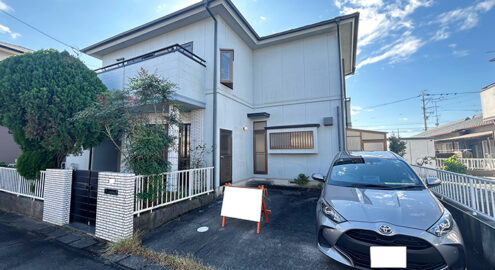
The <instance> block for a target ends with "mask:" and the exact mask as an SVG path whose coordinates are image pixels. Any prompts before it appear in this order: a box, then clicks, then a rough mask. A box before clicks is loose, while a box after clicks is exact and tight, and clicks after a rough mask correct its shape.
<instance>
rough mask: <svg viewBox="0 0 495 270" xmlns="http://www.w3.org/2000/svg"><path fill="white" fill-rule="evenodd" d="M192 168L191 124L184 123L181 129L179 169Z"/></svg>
mask: <svg viewBox="0 0 495 270" xmlns="http://www.w3.org/2000/svg"><path fill="white" fill-rule="evenodd" d="M190 168H191V124H183V125H182V128H181V129H180V131H179V171H181V170H189V169H190Z"/></svg>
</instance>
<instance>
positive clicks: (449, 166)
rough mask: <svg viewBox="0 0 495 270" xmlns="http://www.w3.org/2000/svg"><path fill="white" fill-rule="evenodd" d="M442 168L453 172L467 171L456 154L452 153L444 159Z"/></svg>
mask: <svg viewBox="0 0 495 270" xmlns="http://www.w3.org/2000/svg"><path fill="white" fill-rule="evenodd" d="M442 169H443V170H445V171H449V172H455V173H464V174H465V173H467V167H466V165H464V164H462V163H461V162H460V161H459V160H458V159H457V156H456V155H453V156H451V157H449V158H448V159H447V160H446V161H444V163H443V167H442Z"/></svg>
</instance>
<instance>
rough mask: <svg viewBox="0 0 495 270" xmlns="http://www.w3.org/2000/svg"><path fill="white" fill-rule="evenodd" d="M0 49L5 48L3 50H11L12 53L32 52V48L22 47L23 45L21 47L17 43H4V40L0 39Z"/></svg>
mask: <svg viewBox="0 0 495 270" xmlns="http://www.w3.org/2000/svg"><path fill="white" fill-rule="evenodd" d="M0 50H5V51H8V52H11V53H13V54H20V53H26V52H32V50H30V49H27V48H24V47H21V46H18V45H14V44H10V43H6V42H1V41H0Z"/></svg>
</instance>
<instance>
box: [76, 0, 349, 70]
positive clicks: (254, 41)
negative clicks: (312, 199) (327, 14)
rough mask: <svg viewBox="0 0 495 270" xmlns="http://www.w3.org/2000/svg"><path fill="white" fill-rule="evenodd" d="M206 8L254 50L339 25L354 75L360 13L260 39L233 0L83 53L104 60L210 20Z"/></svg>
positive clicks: (218, 0)
mask: <svg viewBox="0 0 495 270" xmlns="http://www.w3.org/2000/svg"><path fill="white" fill-rule="evenodd" d="M206 5H208V7H209V8H210V10H211V11H212V13H213V14H215V15H218V16H220V17H222V19H223V20H225V21H226V23H227V24H228V25H229V26H230V27H231V28H232V29H233V30H234V31H235V32H236V33H237V34H238V35H239V36H240V37H241V38H242V39H243V40H244V41H245V42H246V43H247V44H248V45H249V47H251V49H259V48H263V47H267V46H272V45H276V44H280V43H283V42H289V41H293V40H296V39H301V38H306V37H309V36H312V35H317V34H321V33H325V32H331V31H336V28H337V24H339V25H340V34H341V40H342V42H341V44H342V57H343V58H344V63H346V64H347V63H350V65H349V64H347V65H346V67H345V74H346V75H347V74H352V73H354V71H355V66H356V47H357V32H358V31H357V30H358V23H359V13H354V14H350V15H345V16H340V17H336V18H334V19H331V20H326V21H321V22H318V23H315V24H311V25H306V26H302V27H299V28H295V29H291V30H287V31H283V32H280V33H275V34H272V35H268V36H263V37H261V36H259V35H258V34H257V33H256V31H255V30H254V29H253V28H252V27H251V25H250V24H249V23H248V22H247V20H246V19H245V18H244V16H242V14H241V13H240V12H239V10H238V9H237V8H236V7H235V6H234V4H233V3H232V2H231V1H230V0H205V1H202V2H199V3H196V4H194V5H191V6H189V7H186V8H184V9H181V10H178V11H176V12H173V13H171V14H168V15H166V16H163V17H161V18H158V19H156V20H153V21H151V22H148V23H146V24H143V25H141V26H138V27H135V28H133V29H130V30H128V31H125V32H123V33H120V34H118V35H115V36H113V37H110V38H107V39H105V40H103V41H100V42H98V43H95V44H93V45H90V46H88V47H86V48H84V49H82V50H81V51H82V52H84V53H87V54H89V55H91V56H93V57H96V58H99V59H101V58H102V57H103V56H105V55H107V54H109V53H112V52H114V51H117V50H119V49H122V48H126V47H129V46H132V45H134V44H137V43H139V42H142V41H145V40H147V39H150V38H153V37H156V36H158V35H162V34H165V33H167V32H170V31H173V30H176V29H178V28H181V27H183V26H186V25H189V24H192V23H195V22H198V21H201V20H204V19H207V18H209V15H208V12H207V11H206Z"/></svg>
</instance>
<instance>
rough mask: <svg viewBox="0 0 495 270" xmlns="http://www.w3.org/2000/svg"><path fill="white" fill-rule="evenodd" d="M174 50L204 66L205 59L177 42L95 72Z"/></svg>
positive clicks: (144, 59) (137, 61)
mask: <svg viewBox="0 0 495 270" xmlns="http://www.w3.org/2000/svg"><path fill="white" fill-rule="evenodd" d="M174 52H178V53H181V54H183V55H185V56H186V57H188V58H190V59H191V60H193V61H194V62H196V63H198V64H200V65H202V66H203V67H206V61H205V60H204V59H203V58H201V57H199V56H197V55H195V54H194V53H192V52H190V51H188V50H187V49H186V48H184V47H182V46H181V45H179V44H174V45H171V46H168V47H165V48H162V49H159V50H156V51H152V52H150V53H147V54H143V55H140V56H136V57H133V58H130V59H124V60H123V61H120V62H118V63H115V64H111V65H108V66H104V67H102V68H99V69H96V70H95V72H96V73H100V72H104V71H108V70H112V69H115V68H120V67H123V66H127V65H130V64H135V63H139V62H142V61H146V60H149V59H151V58H154V57H158V56H162V55H165V54H169V53H174Z"/></svg>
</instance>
